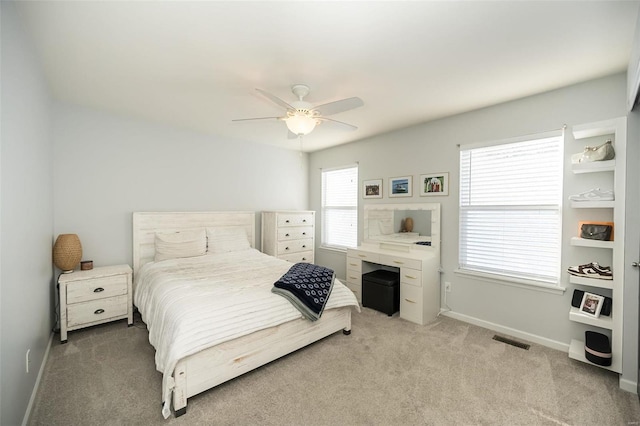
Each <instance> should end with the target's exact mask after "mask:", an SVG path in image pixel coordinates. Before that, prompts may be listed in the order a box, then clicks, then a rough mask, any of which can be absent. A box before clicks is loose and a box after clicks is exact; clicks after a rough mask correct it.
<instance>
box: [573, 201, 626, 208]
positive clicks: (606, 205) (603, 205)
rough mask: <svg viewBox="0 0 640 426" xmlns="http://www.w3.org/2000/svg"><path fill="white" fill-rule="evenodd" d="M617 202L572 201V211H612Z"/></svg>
mask: <svg viewBox="0 0 640 426" xmlns="http://www.w3.org/2000/svg"><path fill="white" fill-rule="evenodd" d="M615 205H616V202H615V201H571V208H572V209H612V208H614V207H615Z"/></svg>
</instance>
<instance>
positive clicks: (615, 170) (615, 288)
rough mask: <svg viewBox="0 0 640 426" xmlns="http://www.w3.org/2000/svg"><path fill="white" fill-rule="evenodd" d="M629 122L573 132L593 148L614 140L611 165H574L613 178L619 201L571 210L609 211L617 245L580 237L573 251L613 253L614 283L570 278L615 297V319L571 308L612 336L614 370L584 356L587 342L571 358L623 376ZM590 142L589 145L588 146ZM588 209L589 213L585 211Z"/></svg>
mask: <svg viewBox="0 0 640 426" xmlns="http://www.w3.org/2000/svg"><path fill="white" fill-rule="evenodd" d="M626 129H627V123H626V118H625V117H622V118H616V119H612V120H607V121H601V122H597V123H589V124H584V125H580V126H575V127H574V128H573V136H574V138H575V139H576V141H578V140H583V139H584V140H585V145H593V144H591V142H590V141H588V139H590V138H599V137H605V138H606V139H611V140H612V142H613V145H614V148H615V152H616V158H615V159H614V160H609V161H596V162H591V163H581V164H572V167H571V169H572V171H573V173H574V174H583V173H600V174H602V175H603V180H605V178H606V174H608V175H611V174H613V190H614V194H615V201H572V202H571V207H572V208H574V209H581V212H582V213H583V216H587V217H588V216H589V210H588V209H594V210H595V209H609V210H611V217H612V219H613V222H614V226H615V240H614V241H597V240H588V239H583V238H579V237H574V238H571V241H570V244H571V246H573V247H583V248H587V249H588V250H586V251H584V253H587V254H582V253H581V256H582V255H584V256H588V253H589V250H610V251H611V259H612V264H611V270H612V272H613V279H612V280H601V279H595V278H584V277H576V276H572V275H570V276H569V282H570V283H571V284H574V285H575V286H576V287H578V288H581V289H582V290H584V291H587V292H594V293H599V292H600V293H607V294H611V299H612V308H611V316H603V315H600V316H599V317H598V318H595V317H592V316H589V315H586V314H583V313H581V312H580V310H579V309H578V308H573V307H572V308H570V310H569V320H571V321H574V322H577V323H581V324H585V325H587V326H588V327H589V329H592V330H593V331H597V332H599V333H603V334H606V335H608V336H610V339H611V354H612V363H611V366H608V367H603V366H600V365H597V364H593V363H591V362H590V361H589V360H587V359H586V357H585V354H584V352H585V351H584V340H583V339H584V338H583V339H574V340H572V341H571V345H570V348H569V357H570V358H573V359H576V360H579V361H582V362H585V363H588V364H591V365H594V366H597V367H600V368H605V369H607V370H611V371H615V372H616V373H621V372H622V341H623V334H622V333H623V328H622V307H623V303H622V299H623V294H624V209H625V206H624V193H625V180H624V179H625V153H626V139H627V134H626ZM586 142H589V143H586ZM609 179H610V178H609ZM584 209H587V210H584ZM591 261H592V259H590V258H589V257H585V258H584V262H582V264H584V263H589V262H591Z"/></svg>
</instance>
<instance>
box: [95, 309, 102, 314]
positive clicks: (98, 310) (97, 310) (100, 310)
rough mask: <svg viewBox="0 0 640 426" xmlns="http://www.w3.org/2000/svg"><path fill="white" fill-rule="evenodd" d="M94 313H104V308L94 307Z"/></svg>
mask: <svg viewBox="0 0 640 426" xmlns="http://www.w3.org/2000/svg"><path fill="white" fill-rule="evenodd" d="M94 314H96V315H100V314H104V309H96V310H95V312H94Z"/></svg>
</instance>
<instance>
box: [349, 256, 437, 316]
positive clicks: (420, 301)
mask: <svg viewBox="0 0 640 426" xmlns="http://www.w3.org/2000/svg"><path fill="white" fill-rule="evenodd" d="M392 247H393V245H390V244H380V245H375V244H363V245H361V246H358V248H356V249H348V250H347V286H348V287H349V288H350V289H351V290H352V291H353V292H354V293H355V294H356V297H357V298H358V301H359V302H360V303H362V274H363V273H364V274H366V273H367V272H371V271H375V270H376V269H384V268H380V265H384V266H391V267H395V268H398V269H399V270H400V318H403V319H406V320H407V321H411V322H415V323H417V324H421V325H424V324H426V323H428V322H430V321H432V320H433V319H435V318H436V316H437V315H438V312H439V311H440V272H439V268H440V250H439V247H437V248H434V249H433V250H428V249H427V250H425V249H424V248H422V249H420V250H411V248H406V249H404V250H402V248H399V250H393V249H391V248H392Z"/></svg>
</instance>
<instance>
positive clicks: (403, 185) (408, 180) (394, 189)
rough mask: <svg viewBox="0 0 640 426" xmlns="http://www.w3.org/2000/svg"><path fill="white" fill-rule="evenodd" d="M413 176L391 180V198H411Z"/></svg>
mask: <svg viewBox="0 0 640 426" xmlns="http://www.w3.org/2000/svg"><path fill="white" fill-rule="evenodd" d="M412 186H413V176H400V177H394V178H389V197H411V196H412V195H413V192H412V189H411V188H412Z"/></svg>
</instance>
